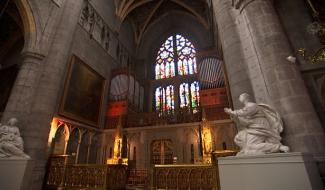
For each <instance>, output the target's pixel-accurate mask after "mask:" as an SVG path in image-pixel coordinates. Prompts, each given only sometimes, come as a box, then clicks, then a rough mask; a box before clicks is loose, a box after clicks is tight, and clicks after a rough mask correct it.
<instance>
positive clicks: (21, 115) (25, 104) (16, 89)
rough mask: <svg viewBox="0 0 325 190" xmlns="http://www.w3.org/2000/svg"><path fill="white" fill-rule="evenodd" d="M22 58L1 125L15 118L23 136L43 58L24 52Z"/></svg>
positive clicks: (36, 54)
mask: <svg viewBox="0 0 325 190" xmlns="http://www.w3.org/2000/svg"><path fill="white" fill-rule="evenodd" d="M22 57H23V61H22V64H21V67H20V70H19V72H18V75H17V78H16V81H15V84H14V86H13V89H12V91H11V95H10V98H9V100H8V103H7V106H6V109H5V111H4V114H3V117H2V123H6V122H7V120H8V119H9V118H10V117H17V118H18V120H19V124H18V125H19V127H20V130H21V133H22V134H25V128H24V126H25V125H26V124H27V119H28V116H29V114H31V112H32V105H33V102H34V97H35V93H36V88H37V83H38V81H39V78H40V72H41V70H42V69H41V68H42V62H43V59H44V56H43V55H40V54H38V53H33V52H24V53H23V54H22ZM25 136H26V135H25Z"/></svg>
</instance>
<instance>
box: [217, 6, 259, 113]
mask: <svg viewBox="0 0 325 190" xmlns="http://www.w3.org/2000/svg"><path fill="white" fill-rule="evenodd" d="M212 3H213V6H214V13H215V14H214V15H215V20H216V22H217V25H218V30H219V31H218V34H219V38H220V41H221V44H222V49H223V58H224V62H225V66H226V70H227V76H228V81H229V87H230V91H231V95H232V100H233V103H234V106H235V107H236V108H238V107H240V106H241V105H240V103H239V102H238V97H239V95H240V94H241V93H242V92H247V93H250V94H253V93H252V92H253V90H252V86H251V82H250V79H249V75H248V70H247V66H246V65H245V62H244V54H243V50H242V47H241V46H242V45H241V44H242V42H241V39H240V36H239V33H240V31H238V29H237V25H236V20H235V19H236V13H235V11H234V9H233V7H232V3H231V0H213V1H212Z"/></svg>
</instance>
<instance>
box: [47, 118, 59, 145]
mask: <svg viewBox="0 0 325 190" xmlns="http://www.w3.org/2000/svg"><path fill="white" fill-rule="evenodd" d="M58 122H59V120H58V119H57V118H53V120H52V122H51V130H50V133H49V138H48V143H49V144H51V142H52V140H53V138H54V137H55V133H56V131H57V129H58Z"/></svg>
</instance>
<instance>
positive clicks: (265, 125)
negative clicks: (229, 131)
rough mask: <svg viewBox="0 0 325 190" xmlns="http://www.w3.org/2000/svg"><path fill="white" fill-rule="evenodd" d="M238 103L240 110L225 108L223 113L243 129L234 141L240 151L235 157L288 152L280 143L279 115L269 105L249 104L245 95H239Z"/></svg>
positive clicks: (281, 127) (287, 148) (280, 123)
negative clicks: (241, 105) (242, 105)
mask: <svg viewBox="0 0 325 190" xmlns="http://www.w3.org/2000/svg"><path fill="white" fill-rule="evenodd" d="M239 101H240V102H241V103H243V104H244V107H243V108H242V109H238V110H231V109H229V108H225V112H226V113H227V114H229V115H230V116H231V118H232V119H233V120H235V122H236V123H237V124H238V125H239V126H240V127H241V128H243V129H242V130H240V131H239V132H238V134H237V135H236V137H235V139H234V141H235V143H236V144H237V145H238V146H239V147H240V149H241V151H240V152H239V153H238V154H237V155H239V156H240V155H261V154H268V153H277V152H289V147H287V146H284V145H282V143H281V136H280V133H281V132H282V131H283V123H282V120H281V117H280V115H279V114H278V113H277V112H276V111H275V110H274V109H272V108H271V107H270V106H269V105H265V104H256V103H254V102H251V101H250V96H249V95H248V94H247V93H244V94H241V95H240V96H239Z"/></svg>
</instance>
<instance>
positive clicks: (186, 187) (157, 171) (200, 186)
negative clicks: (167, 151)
mask: <svg viewBox="0 0 325 190" xmlns="http://www.w3.org/2000/svg"><path fill="white" fill-rule="evenodd" d="M151 187H152V189H157V190H158V189H177V190H219V189H220V188H219V184H218V170H217V167H216V166H214V165H155V166H154V169H153V173H152V177H151Z"/></svg>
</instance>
